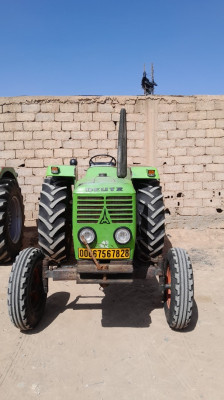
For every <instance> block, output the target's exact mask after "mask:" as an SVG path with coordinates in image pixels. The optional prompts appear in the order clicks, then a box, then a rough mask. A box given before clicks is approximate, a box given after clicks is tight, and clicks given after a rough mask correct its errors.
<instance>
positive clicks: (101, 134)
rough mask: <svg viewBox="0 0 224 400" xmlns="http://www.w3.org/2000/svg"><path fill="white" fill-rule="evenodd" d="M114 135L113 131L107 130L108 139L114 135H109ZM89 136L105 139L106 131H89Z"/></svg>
mask: <svg viewBox="0 0 224 400" xmlns="http://www.w3.org/2000/svg"><path fill="white" fill-rule="evenodd" d="M110 134H111V136H112V135H115V132H109V133H108V139H115V137H109V135H110ZM90 138H91V140H92V139H99V140H103V139H105V140H106V139H107V131H95V132H91V133H90ZM83 139H88V138H83Z"/></svg>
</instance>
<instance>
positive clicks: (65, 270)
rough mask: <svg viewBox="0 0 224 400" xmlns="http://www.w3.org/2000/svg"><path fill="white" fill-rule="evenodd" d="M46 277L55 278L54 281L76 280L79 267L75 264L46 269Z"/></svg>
mask: <svg viewBox="0 0 224 400" xmlns="http://www.w3.org/2000/svg"><path fill="white" fill-rule="evenodd" d="M44 278H45V279H47V278H53V281H75V280H76V279H77V267H76V266H75V265H71V266H69V265H68V266H66V265H64V266H62V267H58V268H53V269H51V270H49V269H48V270H47V271H46V270H45V271H44Z"/></svg>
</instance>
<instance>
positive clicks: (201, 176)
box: [194, 172, 212, 182]
mask: <svg viewBox="0 0 224 400" xmlns="http://www.w3.org/2000/svg"><path fill="white" fill-rule="evenodd" d="M205 180H206V181H207V182H209V181H212V173H211V172H195V174H194V181H195V182H204V181H205Z"/></svg>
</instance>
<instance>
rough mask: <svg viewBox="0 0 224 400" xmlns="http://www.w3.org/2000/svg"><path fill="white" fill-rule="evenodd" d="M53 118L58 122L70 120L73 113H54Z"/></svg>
mask: <svg viewBox="0 0 224 400" xmlns="http://www.w3.org/2000/svg"><path fill="white" fill-rule="evenodd" d="M54 119H55V121H59V122H72V121H73V113H55V114H54Z"/></svg>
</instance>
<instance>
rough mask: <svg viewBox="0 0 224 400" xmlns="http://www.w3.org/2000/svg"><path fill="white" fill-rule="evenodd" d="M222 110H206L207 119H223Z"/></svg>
mask: <svg viewBox="0 0 224 400" xmlns="http://www.w3.org/2000/svg"><path fill="white" fill-rule="evenodd" d="M223 114H224V113H223V110H213V111H207V119H223Z"/></svg>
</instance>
